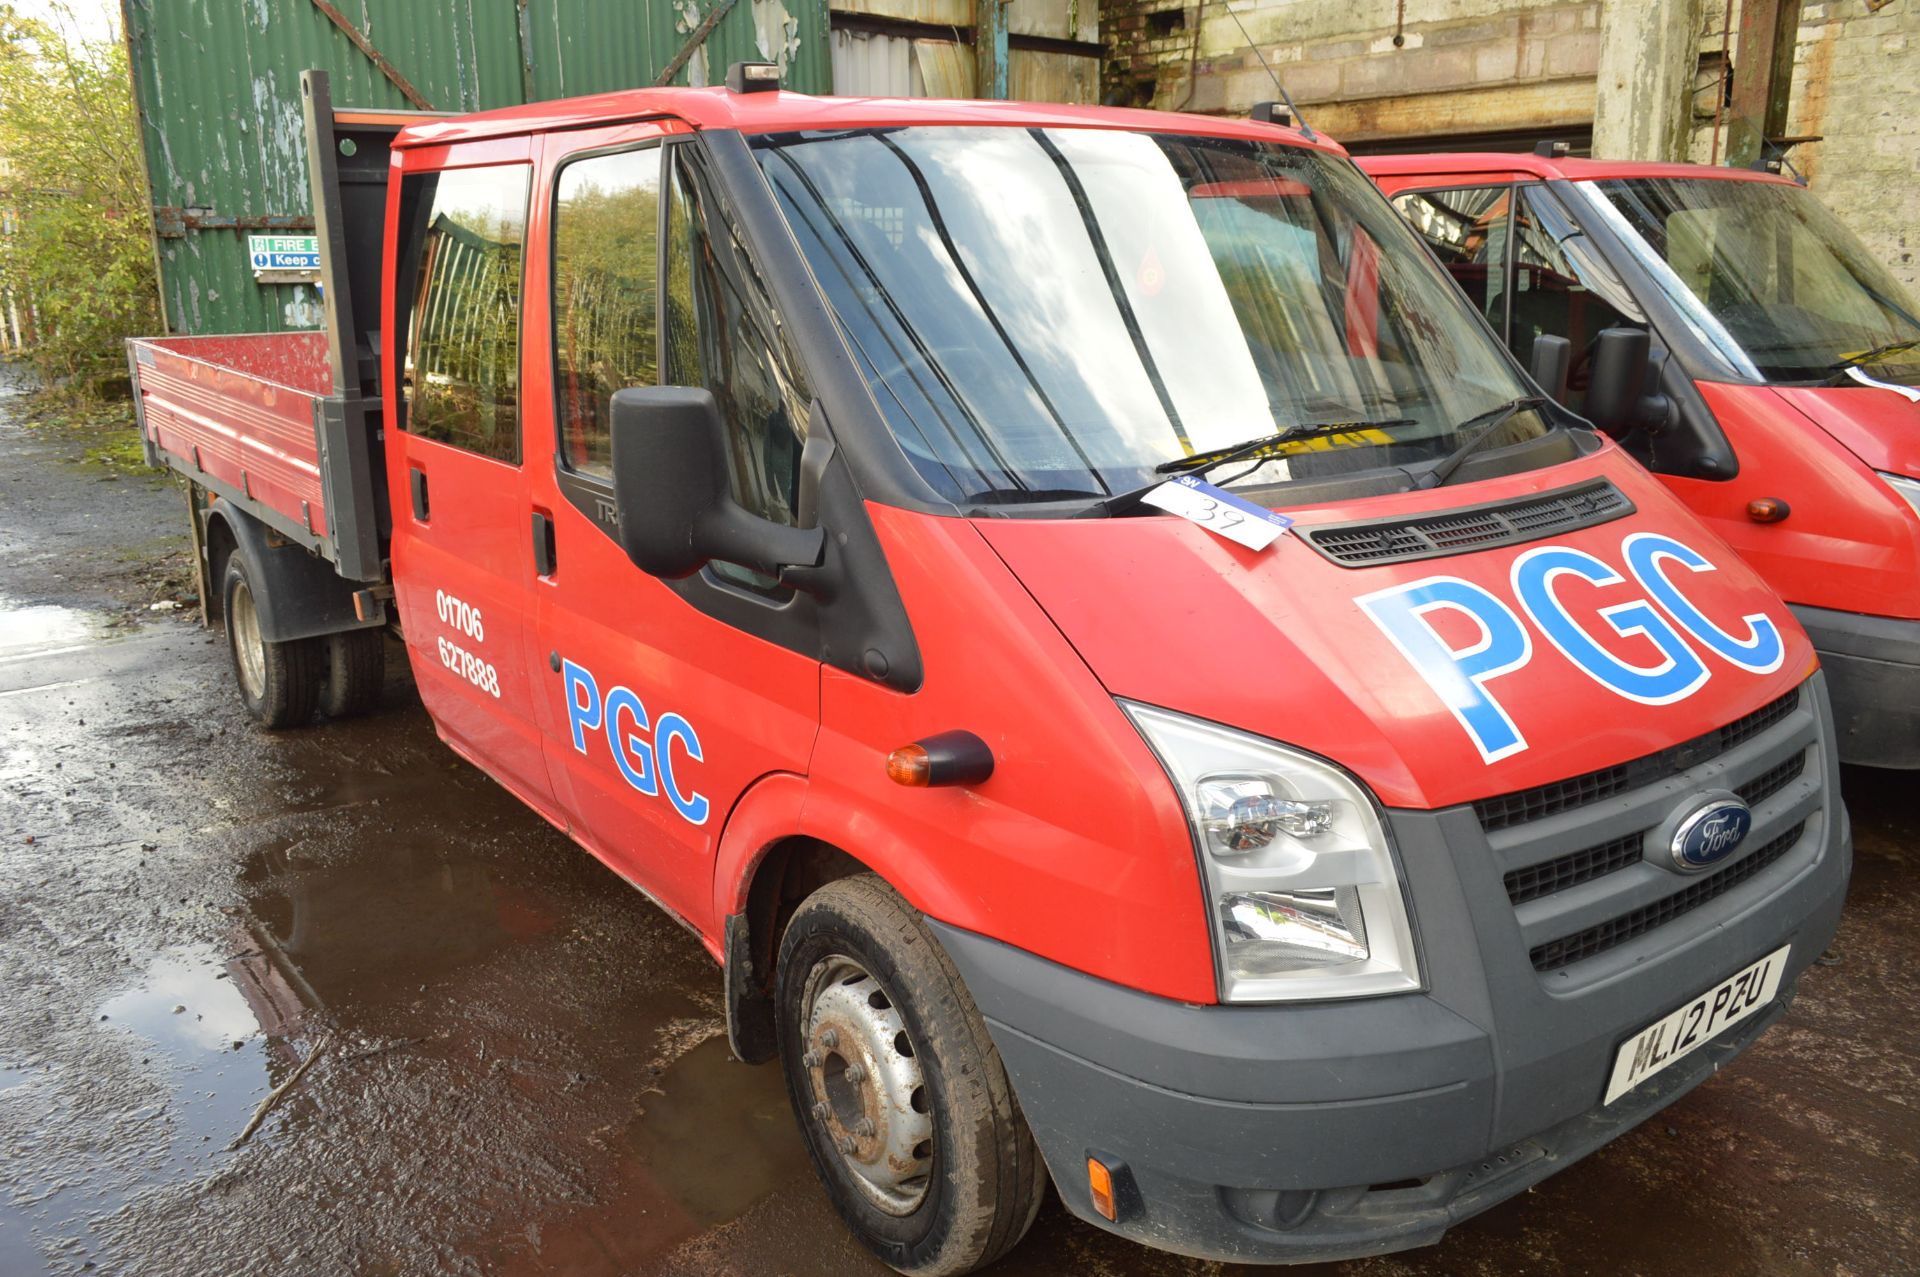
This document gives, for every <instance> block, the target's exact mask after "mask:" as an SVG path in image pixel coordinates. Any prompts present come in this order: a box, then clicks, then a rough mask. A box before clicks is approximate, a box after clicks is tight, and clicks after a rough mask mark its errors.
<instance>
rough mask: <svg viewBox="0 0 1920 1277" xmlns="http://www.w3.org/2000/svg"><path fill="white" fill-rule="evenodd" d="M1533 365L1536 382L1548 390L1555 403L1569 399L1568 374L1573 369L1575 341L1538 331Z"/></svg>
mask: <svg viewBox="0 0 1920 1277" xmlns="http://www.w3.org/2000/svg"><path fill="white" fill-rule="evenodd" d="M1532 365H1533V366H1532V367H1531V368H1529V369H1528V371H1529V372H1531V373H1532V374H1533V381H1534V384H1535V385H1537V386H1539V387H1540V389H1542V390H1544V391H1546V393H1547V397H1548V398H1549V399H1552V400H1553V401H1554V402H1555V403H1565V402H1566V401H1567V374H1568V373H1569V372H1571V371H1572V370H1573V343H1572V342H1570V341H1568V340H1567V339H1566V338H1565V337H1556V336H1554V335H1553V334H1552V333H1536V334H1534V338H1533V359H1532Z"/></svg>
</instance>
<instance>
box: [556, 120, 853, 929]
mask: <svg viewBox="0 0 1920 1277" xmlns="http://www.w3.org/2000/svg"><path fill="white" fill-rule="evenodd" d="M696 150H697V144H695V143H694V142H692V141H691V135H690V133H689V130H688V129H687V128H686V127H685V126H684V125H681V124H679V123H678V122H673V121H650V122H646V123H640V124H629V125H621V126H616V127H612V128H607V129H595V130H583V131H581V132H578V133H569V134H565V135H556V136H552V137H549V138H548V139H547V140H546V143H545V154H544V155H543V158H542V162H541V165H540V168H541V176H540V179H539V181H540V189H541V190H542V191H544V192H545V193H546V194H545V197H544V198H542V199H540V200H538V201H536V207H537V209H538V211H537V213H536V216H535V224H534V226H533V230H532V248H531V250H530V256H531V259H532V260H531V264H530V267H529V274H528V292H529V295H530V296H532V297H535V298H537V299H538V304H536V305H535V306H533V307H530V308H529V315H530V317H531V322H532V323H533V324H535V325H537V326H538V327H539V328H540V330H541V333H542V337H541V339H542V340H544V341H546V342H547V343H548V348H549V349H551V350H552V352H553V358H552V360H551V362H550V363H548V364H546V365H545V366H544V367H542V368H541V369H540V370H539V371H538V372H537V373H535V374H534V375H533V376H531V377H530V378H529V393H528V396H527V418H528V434H529V445H528V451H529V466H528V472H529V481H530V482H529V508H528V510H527V511H526V519H525V521H526V522H527V524H528V526H530V527H531V529H532V530H533V535H534V537H535V541H536V544H535V547H534V550H535V559H536V574H535V577H534V581H533V587H532V593H533V629H534V633H535V635H536V636H537V641H536V643H535V644H534V649H533V650H534V653H535V654H536V655H535V660H534V668H533V670H532V676H533V677H535V678H537V679H539V680H540V686H541V689H542V690H541V694H540V696H539V707H540V708H539V714H540V722H541V729H542V732H543V734H544V737H545V749H546V759H547V766H548V770H549V773H550V775H551V778H552V783H553V785H554V788H555V791H556V792H557V793H558V794H559V795H560V800H561V804H562V806H563V808H564V809H565V811H566V813H567V818H568V825H569V829H570V831H571V832H572V833H573V835H574V836H575V837H576V838H577V839H578V840H579V841H580V842H582V843H583V844H585V845H586V846H587V847H588V848H589V849H590V850H591V851H593V852H594V853H595V854H596V855H597V856H599V857H600V858H601V859H603V860H605V861H606V862H607V863H609V864H610V865H611V866H612V867H613V868H615V869H616V870H617V871H618V872H620V873H621V874H623V875H624V876H626V877H627V878H628V879H629V880H631V881H633V882H635V883H637V884H639V885H640V886H642V887H643V888H644V889H645V890H646V891H648V892H649V893H650V894H651V895H653V896H654V897H655V898H656V899H657V900H659V901H660V902H661V903H663V904H665V905H666V906H667V907H668V908H670V909H672V910H673V911H674V912H676V913H678V914H680V915H681V916H682V917H683V918H686V919H688V920H690V921H692V922H694V923H695V924H696V925H697V926H701V928H702V929H703V930H706V931H708V932H709V933H712V932H713V931H714V930H715V928H714V927H713V926H711V925H707V924H709V923H711V922H713V921H714V920H713V919H712V913H713V858H714V853H715V849H716V847H717V845H718V842H719V838H720V831H721V829H722V827H723V826H724V825H725V823H726V819H727V815H728V813H729V811H730V810H731V809H732V806H733V803H734V801H735V800H736V799H737V798H738V797H739V795H740V794H742V793H743V792H744V791H745V790H746V789H747V788H748V787H749V786H750V785H751V784H752V783H753V782H754V781H755V780H756V779H758V778H760V777H763V776H766V775H769V774H771V773H778V772H787V773H804V772H805V771H806V770H807V764H808V759H809V756H810V754H811V752H812V748H813V741H814V736H815V734H816V730H817V727H818V722H819V708H820V663H819V661H818V660H817V659H816V658H815V657H813V656H812V655H809V654H805V653H803V652H801V651H796V650H793V649H792V648H791V647H788V646H783V645H781V644H779V643H776V642H772V641H769V639H768V638H766V637H762V636H761V635H762V633H765V632H767V631H768V630H770V629H773V630H777V628H778V625H779V624H780V622H781V620H782V618H783V617H784V616H785V615H787V614H789V613H791V612H793V611H795V610H796V609H795V601H794V599H793V598H792V597H791V595H790V592H788V591H785V590H783V589H781V588H780V587H779V586H778V585H777V583H775V582H772V581H768V580H765V579H764V578H758V577H755V576H754V575H753V574H752V573H749V572H746V571H745V570H744V569H740V568H734V567H730V566H729V565H725V564H715V565H713V566H711V567H709V568H707V569H705V570H703V571H702V572H700V573H697V574H695V576H694V577H692V578H689V579H688V580H686V581H681V582H667V581H662V580H659V579H656V578H654V577H651V576H648V575H646V574H645V573H643V572H641V571H640V570H639V569H638V568H636V567H635V566H634V565H633V564H632V563H631V562H630V561H629V560H628V559H627V556H626V554H625V553H624V552H623V551H622V550H621V548H620V546H619V545H618V544H617V542H616V541H615V539H614V538H615V535H616V533H617V529H618V520H617V517H616V515H615V507H614V501H613V485H612V479H611V476H612V470H611V464H610V462H611V456H612V448H611V431H610V425H611V421H610V410H609V404H610V400H611V398H612V395H613V393H614V392H615V391H617V390H621V389H624V388H626V387H629V386H645V385H657V384H678V385H696V386H705V387H707V388H708V389H710V390H712V391H713V393H714V396H715V398H716V400H717V401H718V403H719V404H720V406H721V409H722V411H723V412H724V413H725V414H726V417H727V420H728V424H729V426H730V427H731V428H732V444H733V446H732V447H731V448H730V449H729V452H730V457H729V460H730V461H731V463H732V467H733V471H734V476H735V491H736V496H737V497H738V498H739V499H740V500H741V501H742V503H743V504H746V505H747V506H748V507H749V508H750V509H754V510H755V511H756V512H762V513H768V514H769V515H770V516H771V517H775V518H780V517H782V516H781V512H782V511H785V512H786V513H785V521H788V522H791V521H792V504H791V503H792V495H793V493H794V491H795V489H796V485H797V477H798V467H799V455H800V444H801V442H802V439H801V434H800V432H801V431H802V430H804V423H805V421H806V416H805V405H806V403H807V402H809V400H810V395H809V394H808V392H807V388H806V380H805V377H804V374H802V373H801V372H800V371H799V370H798V366H797V361H795V360H793V358H792V357H791V355H790V354H789V353H788V352H787V351H786V350H785V348H784V344H783V342H782V341H781V340H780V338H779V337H778V326H777V325H775V324H774V323H772V321H771V316H770V315H769V314H768V312H767V303H766V302H765V298H764V292H763V290H762V289H761V288H760V286H759V285H758V284H757V283H756V282H755V281H754V279H753V272H752V269H751V266H750V264H749V263H748V262H747V260H746V257H745V250H744V247H743V245H742V243H741V240H740V237H739V235H738V233H737V231H736V230H735V228H734V227H733V226H732V224H731V222H730V221H729V220H728V219H727V218H726V215H725V209H724V207H723V206H722V203H721V197H720V196H719V194H718V193H717V191H716V190H715V188H714V186H713V184H712V183H711V182H710V181H708V180H707V179H706V177H705V173H704V168H703V166H702V165H701V164H700V163H699V160H698V157H697V155H696V154H695V152H696ZM531 339H532V338H530V340H531ZM736 618H738V619H736ZM749 627H751V628H752V629H753V630H756V631H759V632H749Z"/></svg>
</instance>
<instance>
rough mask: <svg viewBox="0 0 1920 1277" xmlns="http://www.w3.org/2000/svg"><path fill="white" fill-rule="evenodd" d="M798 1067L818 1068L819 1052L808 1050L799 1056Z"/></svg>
mask: <svg viewBox="0 0 1920 1277" xmlns="http://www.w3.org/2000/svg"><path fill="white" fill-rule="evenodd" d="M800 1067H801V1068H806V1069H817V1068H819V1067H820V1053H819V1052H818V1051H809V1052H807V1053H806V1054H805V1055H803V1056H801V1057H800Z"/></svg>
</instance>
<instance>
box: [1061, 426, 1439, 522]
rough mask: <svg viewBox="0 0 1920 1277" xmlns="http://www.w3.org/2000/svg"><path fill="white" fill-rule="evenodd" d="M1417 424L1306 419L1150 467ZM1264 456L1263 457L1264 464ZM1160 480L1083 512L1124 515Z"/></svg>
mask: <svg viewBox="0 0 1920 1277" xmlns="http://www.w3.org/2000/svg"><path fill="white" fill-rule="evenodd" d="M1414 424H1416V423H1415V421H1414V419H1413V418H1412V417H1389V418H1387V419H1386V420H1384V421H1306V422H1301V423H1300V424H1298V425H1292V426H1288V427H1287V428H1286V429H1285V430H1280V431H1276V432H1275V433H1273V434H1270V435H1263V436H1261V437H1260V438H1258V439H1248V440H1246V441H1245V442H1243V443H1233V444H1228V445H1227V446H1226V447H1224V448H1209V449H1208V450H1207V451H1205V452H1196V453H1194V454H1193V455H1192V456H1187V457H1175V458H1174V459H1173V460H1171V461H1162V462H1161V463H1160V464H1159V465H1157V466H1155V467H1154V468H1153V472H1154V473H1155V474H1162V475H1180V474H1197V473H1199V472H1200V471H1203V470H1211V469H1213V468H1214V467H1215V466H1221V465H1226V464H1227V463H1228V462H1232V461H1245V460H1246V459H1247V458H1249V457H1252V456H1254V455H1256V454H1257V453H1261V452H1264V451H1266V450H1267V449H1269V448H1277V447H1279V446H1280V445H1281V444H1283V443H1297V442H1299V441H1300V440H1302V439H1325V438H1329V437H1332V436H1335V435H1351V434H1358V433H1360V432H1361V431H1362V430H1384V429H1387V428H1388V427H1391V426H1411V425H1414ZM1266 460H1267V458H1265V457H1262V458H1261V462H1262V463H1263V464H1264V463H1265V461H1266ZM1162 482H1163V480H1160V479H1155V480H1154V481H1153V482H1152V483H1146V484H1142V485H1141V486H1139V487H1137V488H1133V489H1130V490H1129V491H1126V492H1116V493H1114V494H1113V495H1112V496H1110V497H1108V498H1106V499H1105V500H1104V501H1096V502H1094V503H1093V504H1092V505H1091V506H1089V507H1088V508H1087V509H1086V510H1085V511H1084V512H1083V513H1084V514H1089V515H1091V514H1106V515H1114V514H1125V513H1126V512H1127V511H1129V510H1132V509H1134V508H1135V507H1136V506H1138V505H1139V504H1140V501H1141V498H1143V497H1145V496H1146V495H1147V494H1148V493H1149V492H1152V491H1153V490H1154V489H1155V488H1157V487H1159V486H1160V485H1161V483H1162Z"/></svg>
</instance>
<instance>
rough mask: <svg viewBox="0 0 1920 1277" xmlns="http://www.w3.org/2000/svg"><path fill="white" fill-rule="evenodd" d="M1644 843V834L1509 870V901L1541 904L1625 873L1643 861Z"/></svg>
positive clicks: (1624, 837) (1631, 835) (1628, 836)
mask: <svg viewBox="0 0 1920 1277" xmlns="http://www.w3.org/2000/svg"><path fill="white" fill-rule="evenodd" d="M1644 841H1645V839H1644V838H1643V837H1642V835H1640V834H1637V833H1635V834H1626V835H1623V836H1622V837H1619V838H1615V839H1613V840H1612V841H1611V842H1603V843H1601V844H1600V845H1599V846H1597V847H1584V848H1582V849H1581V850H1579V851H1576V852H1574V853H1573V854H1571V855H1567V856H1560V857H1557V858H1555V859H1553V860H1549V861H1545V862H1544V863H1542V864H1537V865H1528V866H1527V867H1526V868H1524V869H1511V870H1508V871H1507V878H1506V882H1507V899H1509V900H1511V901H1513V903H1514V904H1516V905H1521V904H1525V903H1526V902H1527V901H1529V900H1538V899H1539V898H1540V897H1541V896H1550V895H1552V894H1553V893H1554V892H1556V891H1565V890H1566V889H1567V888H1568V887H1573V886H1577V885H1579V884H1580V883H1583V882H1591V881H1593V880H1594V879H1595V878H1600V877H1604V876H1605V875H1607V874H1610V873H1612V872H1614V871H1615V870H1617V869H1625V868H1626V867H1627V866H1628V865H1631V864H1633V863H1635V862H1636V861H1638V860H1639V859H1640V852H1641V847H1642V845H1643V843H1644Z"/></svg>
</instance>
